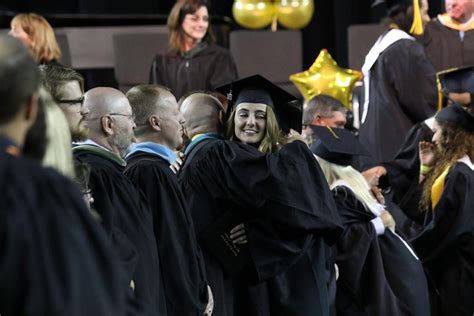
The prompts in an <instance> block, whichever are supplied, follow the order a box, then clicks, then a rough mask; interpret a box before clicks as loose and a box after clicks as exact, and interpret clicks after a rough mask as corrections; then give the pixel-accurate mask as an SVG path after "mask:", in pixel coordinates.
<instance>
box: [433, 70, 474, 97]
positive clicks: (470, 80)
mask: <svg viewBox="0 0 474 316" xmlns="http://www.w3.org/2000/svg"><path fill="white" fill-rule="evenodd" d="M436 75H437V76H438V78H439V80H440V83H441V87H442V89H443V92H444V93H445V94H447V93H449V92H458V93H459V92H469V93H474V67H472V66H468V67H461V68H452V69H448V70H444V71H440V72H438V73H437V74H436Z"/></svg>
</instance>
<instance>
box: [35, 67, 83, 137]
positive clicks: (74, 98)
mask: <svg viewBox="0 0 474 316" xmlns="http://www.w3.org/2000/svg"><path fill="white" fill-rule="evenodd" d="M39 68H40V71H41V81H42V83H43V85H44V87H45V88H46V90H48V92H49V93H50V94H51V96H52V97H53V99H54V101H55V102H56V103H57V104H58V105H59V107H60V108H61V110H62V111H63V113H64V115H65V116H66V119H67V122H68V125H69V130H70V132H71V138H72V140H73V141H74V142H76V141H83V140H86V139H87V133H88V129H87V126H86V124H85V123H86V122H85V118H86V115H87V113H88V110H87V109H86V108H85V107H84V106H83V102H84V78H83V77H82V75H81V74H80V73H78V72H76V71H75V70H73V69H70V68H64V67H61V66H57V65H41V66H40V67H39Z"/></svg>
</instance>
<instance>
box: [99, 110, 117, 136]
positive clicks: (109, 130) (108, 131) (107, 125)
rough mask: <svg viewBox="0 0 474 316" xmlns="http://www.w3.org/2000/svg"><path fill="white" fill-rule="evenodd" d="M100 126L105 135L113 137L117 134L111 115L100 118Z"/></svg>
mask: <svg viewBox="0 0 474 316" xmlns="http://www.w3.org/2000/svg"><path fill="white" fill-rule="evenodd" d="M100 126H101V127H102V131H103V132H104V133H105V135H107V136H112V135H113V134H115V131H114V121H113V119H112V118H111V117H110V116H109V115H104V116H102V117H101V118H100Z"/></svg>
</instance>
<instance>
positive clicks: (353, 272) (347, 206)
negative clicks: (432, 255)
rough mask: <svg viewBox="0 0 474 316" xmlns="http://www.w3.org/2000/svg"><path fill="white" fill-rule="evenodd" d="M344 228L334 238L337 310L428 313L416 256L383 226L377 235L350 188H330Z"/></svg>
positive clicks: (355, 315) (392, 314)
mask: <svg viewBox="0 0 474 316" xmlns="http://www.w3.org/2000/svg"><path fill="white" fill-rule="evenodd" d="M333 193H334V199H335V201H336V205H337V208H338V211H339V215H340V217H341V219H342V221H343V223H344V232H343V234H342V236H341V237H340V238H339V240H338V241H337V243H336V245H335V247H334V251H335V262H336V264H337V266H338V268H339V278H338V280H337V297H336V308H337V311H338V313H337V315H347V316H358V315H361V316H362V315H364V316H370V315H374V316H378V315H390V316H398V315H412V316H424V315H425V316H429V315H430V308H429V297H428V286H427V281H426V278H425V275H424V272H423V267H422V264H421V261H419V260H418V259H416V258H415V257H414V256H413V254H412V253H411V252H410V251H409V250H408V249H407V247H406V246H405V245H404V244H403V243H402V241H401V240H400V239H399V237H398V236H396V235H395V234H394V233H392V231H390V230H388V229H386V230H385V233H384V234H383V235H379V236H377V233H376V230H375V228H374V226H373V224H372V223H371V222H370V221H371V220H372V219H373V218H375V215H373V214H372V213H370V212H369V211H368V210H367V209H366V208H365V206H364V205H363V204H362V203H361V202H360V201H359V200H357V198H356V197H355V195H354V193H353V192H352V190H350V189H348V188H346V187H344V186H337V187H335V188H334V189H333Z"/></svg>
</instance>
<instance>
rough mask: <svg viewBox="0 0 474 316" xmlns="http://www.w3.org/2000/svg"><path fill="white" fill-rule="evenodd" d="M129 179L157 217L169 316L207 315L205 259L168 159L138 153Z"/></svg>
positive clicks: (127, 172) (130, 165)
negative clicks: (205, 312)
mask: <svg viewBox="0 0 474 316" xmlns="http://www.w3.org/2000/svg"><path fill="white" fill-rule="evenodd" d="M127 163H128V166H127V168H126V170H125V175H126V176H127V177H128V178H129V179H130V180H132V182H134V183H135V184H136V185H137V186H138V187H139V188H140V189H141V190H142V192H143V193H144V194H145V196H146V197H147V199H148V203H149V205H150V208H151V210H152V213H153V226H154V231H155V238H156V243H157V245H158V249H159V256H160V266H161V281H160V282H162V283H163V288H164V292H165V297H166V305H167V312H168V315H176V316H178V315H183V316H186V315H189V316H191V315H196V316H197V315H199V316H201V315H203V314H204V309H205V307H206V305H207V301H208V297H207V282H206V277H205V270H204V269H205V268H204V259H203V258H202V254H201V251H200V249H199V247H198V244H197V241H196V235H195V232H194V226H193V222H192V218H191V215H190V213H189V209H188V206H187V203H186V201H185V199H184V195H183V193H182V192H181V188H180V187H179V184H178V178H177V176H176V175H175V174H174V173H173V172H172V171H171V169H170V168H169V163H168V161H167V160H165V159H164V158H162V157H160V156H157V155H154V154H150V153H146V152H140V151H138V152H135V153H133V154H132V155H130V156H128V157H127Z"/></svg>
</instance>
